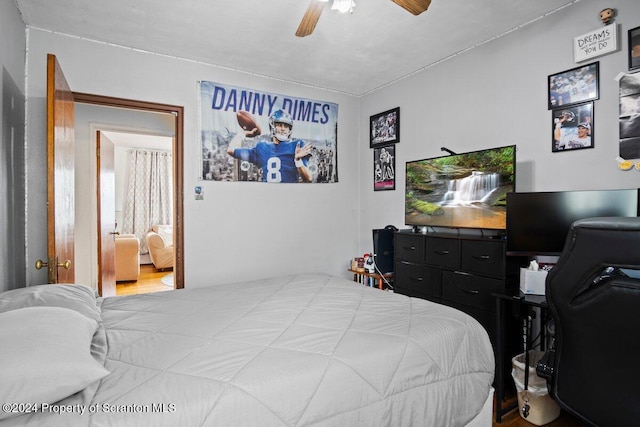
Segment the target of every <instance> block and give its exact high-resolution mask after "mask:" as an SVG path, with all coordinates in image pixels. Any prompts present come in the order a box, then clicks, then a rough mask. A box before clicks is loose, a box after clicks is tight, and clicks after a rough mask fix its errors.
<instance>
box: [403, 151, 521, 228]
mask: <svg viewBox="0 0 640 427" xmlns="http://www.w3.org/2000/svg"><path fill="white" fill-rule="evenodd" d="M515 169H516V147H515V145H509V146H505V147H497V148H491V149H486V150H479V151H473V152H468V153H462V154H451V155H447V156H441V157H434V158H430V159H422V160H415V161H410V162H407V164H406V175H405V176H406V186H405V224H406V225H411V226H414V227H415V226H427V227H451V228H478V229H492V230H504V229H505V227H506V194H507V193H509V192H512V191H515V179H516V173H515Z"/></svg>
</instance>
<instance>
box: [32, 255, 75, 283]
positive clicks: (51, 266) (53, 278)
mask: <svg viewBox="0 0 640 427" xmlns="http://www.w3.org/2000/svg"><path fill="white" fill-rule="evenodd" d="M43 267H47V275H48V280H49V283H56V282H57V277H58V275H57V274H56V273H57V272H56V268H57V267H61V268H64V269H65V270H69V269H70V268H71V261H70V260H66V261H64V262H56V259H54V258H49V260H48V262H44V261H42V260H41V259H39V260H37V261H36V270H40V269H41V268H43Z"/></svg>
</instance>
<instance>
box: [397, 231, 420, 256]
mask: <svg viewBox="0 0 640 427" xmlns="http://www.w3.org/2000/svg"><path fill="white" fill-rule="evenodd" d="M424 242H425V239H424V236H421V235H418V234H400V233H398V234H396V237H395V242H394V246H395V248H394V249H395V256H396V258H398V259H401V260H404V261H410V262H417V263H423V262H424Z"/></svg>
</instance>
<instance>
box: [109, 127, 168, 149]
mask: <svg viewBox="0 0 640 427" xmlns="http://www.w3.org/2000/svg"><path fill="white" fill-rule="evenodd" d="M101 132H102V134H103V135H104V136H106V137H107V138H109V140H111V142H113V145H115V146H116V147H124V148H141V149H147V150H152V149H153V150H165V151H171V150H172V143H173V138H171V137H170V136H162V135H152V134H146V133H140V132H124V131H123V132H120V131H105V130H103V131H101Z"/></svg>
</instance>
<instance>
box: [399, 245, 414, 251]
mask: <svg viewBox="0 0 640 427" xmlns="http://www.w3.org/2000/svg"><path fill="white" fill-rule="evenodd" d="M402 248H403V249H405V250H407V251H415V250H416V247H415V246H403V247H402Z"/></svg>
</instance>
